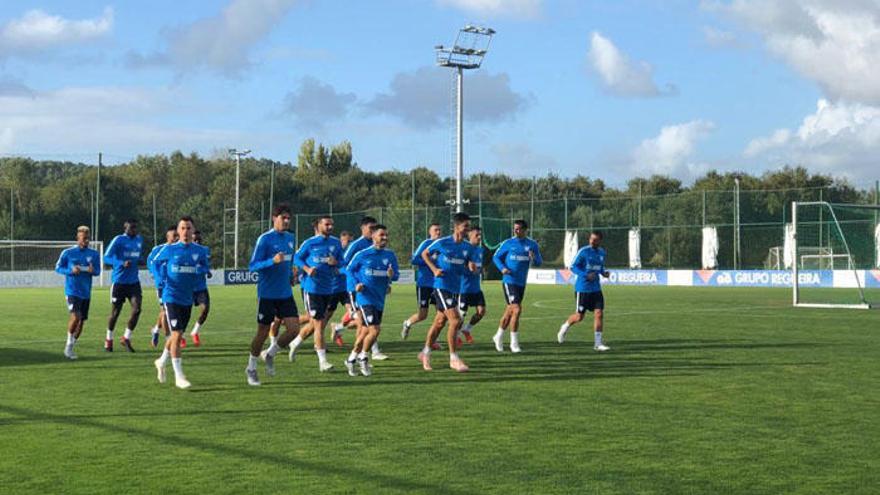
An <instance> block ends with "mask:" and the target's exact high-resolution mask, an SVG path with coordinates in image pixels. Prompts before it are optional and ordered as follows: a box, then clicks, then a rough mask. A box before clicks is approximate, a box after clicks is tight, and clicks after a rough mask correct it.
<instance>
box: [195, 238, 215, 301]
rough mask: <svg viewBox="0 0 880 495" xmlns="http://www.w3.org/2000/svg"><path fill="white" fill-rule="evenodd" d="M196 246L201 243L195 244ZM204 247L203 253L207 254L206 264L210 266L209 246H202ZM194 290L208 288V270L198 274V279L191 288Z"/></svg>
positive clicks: (198, 290)
mask: <svg viewBox="0 0 880 495" xmlns="http://www.w3.org/2000/svg"><path fill="white" fill-rule="evenodd" d="M196 245H198V246H202V245H201V244H198V243H197V244H196ZM202 247H203V248H205V254H206V255H207V256H208V266H211V248H209V247H208V246H202ZM193 290H194V291H196V292H202V291H206V290H208V272H205V273H202V274H201V275H199V280H198V282H196V286H195V288H194V289H193Z"/></svg>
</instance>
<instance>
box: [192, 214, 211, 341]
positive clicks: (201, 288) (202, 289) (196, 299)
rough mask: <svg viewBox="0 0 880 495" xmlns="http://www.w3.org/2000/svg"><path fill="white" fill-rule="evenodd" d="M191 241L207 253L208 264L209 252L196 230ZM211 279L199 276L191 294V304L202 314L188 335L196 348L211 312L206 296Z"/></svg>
mask: <svg viewBox="0 0 880 495" xmlns="http://www.w3.org/2000/svg"><path fill="white" fill-rule="evenodd" d="M193 240H194V242H195V243H196V244H198V245H199V246H202V247H203V248H205V251H206V252H207V253H208V262H210V260H211V250H210V249H209V248H208V247H207V246H205V245H204V244H202V232H201V231H199V230H197V231H196V233H195V235H194V236H193ZM209 278H211V272H208V273H205V274H202V275H201V276H199V282H198V283H197V284H196V287H195V292H194V293H193V304H194V305H195V306H201V307H202V312H201V313H200V314H199V318H198V319H197V320H196V324H195V325H194V326H193V329H192V331H191V332H190V333H189V334H190V335H192V338H193V344H194V345H195V346H196V347H198V346H200V345H202V339H201V338H200V336H199V331H200V330H201V329H202V325H204V324H205V321H206V320H207V319H208V311H210V310H211V295H210V294H208V279H209Z"/></svg>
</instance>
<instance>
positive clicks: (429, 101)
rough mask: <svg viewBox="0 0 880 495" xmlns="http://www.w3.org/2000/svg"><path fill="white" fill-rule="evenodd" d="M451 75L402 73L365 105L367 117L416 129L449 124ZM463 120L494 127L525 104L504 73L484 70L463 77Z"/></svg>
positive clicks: (438, 70)
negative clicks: (382, 116)
mask: <svg viewBox="0 0 880 495" xmlns="http://www.w3.org/2000/svg"><path fill="white" fill-rule="evenodd" d="M451 74H452V71H449V70H447V69H441V68H437V67H422V68H420V69H417V70H416V71H415V72H401V73H398V74H397V75H395V76H394V79H393V80H392V81H391V85H390V86H391V87H390V91H389V92H388V93H380V94H378V95H376V96H375V97H374V98H373V99H372V100H371V101H369V102H367V103H366V104H365V105H364V108H365V110H366V111H367V112H368V113H373V114H386V115H392V116H395V117H398V118H400V119H401V120H402V121H403V122H404V123H405V124H408V125H411V126H413V127H416V128H421V129H428V128H433V127H440V126H442V125H444V124H446V123H448V121H449V116H450V114H451V110H452V104H453V103H452V99H451V98H452V97H451V94H452V90H451V87H450V85H451V84H452V82H451V81H452V80H451ZM464 94H465V105H464V111H465V118H466V119H468V120H471V121H474V122H484V123H494V122H500V121H503V120H506V119H509V118H512V117H513V116H514V115H515V114H516V113H517V112H519V111H520V110H522V109H524V108H525V107H526V104H527V100H526V98H525V97H523V96H522V95H520V94H519V93H517V92H515V91H513V89H511V87H510V76H508V75H507V74H506V73H500V74H495V75H491V74H489V73H488V72H486V71H484V70H480V71H477V72H474V73H469V74H468V75H467V76H465V82H464Z"/></svg>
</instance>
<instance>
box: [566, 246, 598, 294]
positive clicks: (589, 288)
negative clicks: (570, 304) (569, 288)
mask: <svg viewBox="0 0 880 495" xmlns="http://www.w3.org/2000/svg"><path fill="white" fill-rule="evenodd" d="M571 272H572V273H574V274H575V275H577V281H576V282H575V284H574V290H575V291H577V292H599V291H600V290H602V284H601V283H600V282H599V278H600V277H601V275H602V273H604V272H605V248H602V247H600V248H599V249H593V246H584V247H582V248H581V249H580V251H578V253H577V256H575V258H574V261H573V262H572V264H571ZM591 273H592V274H593V275H594V278H593V280H587V276H588V275H589V274H591Z"/></svg>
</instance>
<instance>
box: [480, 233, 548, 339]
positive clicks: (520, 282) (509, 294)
mask: <svg viewBox="0 0 880 495" xmlns="http://www.w3.org/2000/svg"><path fill="white" fill-rule="evenodd" d="M528 231H529V223H528V222H526V221H525V220H516V221H515V222H513V237H511V238H510V239H508V240H506V241H504V242H503V243H501V246H500V247H499V248H498V250H497V251H495V256H493V257H492V261H493V262H494V263H495V266H497V267H498V270H500V271H501V273H502V274H503V275H504V278H503V279H502V287H503V288H504V299H505V301H504V302H505V303H506V304H507V307H506V308H505V309H504V315H503V316H502V317H501V322H500V323H499V325H498V331H497V332H495V336H494V337H492V341H493V342H495V350H497V351H498V352H504V331H505V330H507V329H508V328H510V351H511V352H522V349H521V348H520V347H519V318H520V315H522V302H523V296H525V293H526V279H528V275H529V266H530V265H531V264H534V265H535V266H541V263H543V259H542V258H541V250H540V248H539V247H538V243H537V242H535V241H534V240H533V239H531V238H529V237H526V234H527V233H528Z"/></svg>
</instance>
